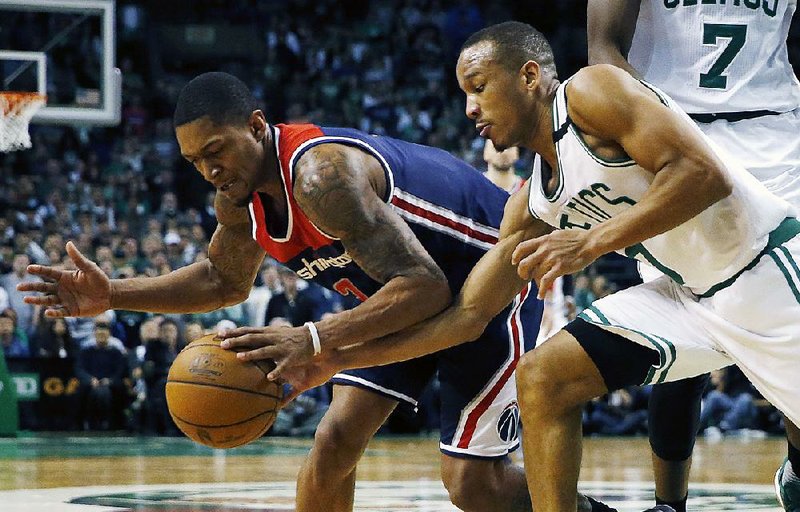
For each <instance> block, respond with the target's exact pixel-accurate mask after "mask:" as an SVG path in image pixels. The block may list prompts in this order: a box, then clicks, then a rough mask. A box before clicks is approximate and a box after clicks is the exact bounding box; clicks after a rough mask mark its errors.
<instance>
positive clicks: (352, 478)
mask: <svg viewBox="0 0 800 512" xmlns="http://www.w3.org/2000/svg"><path fill="white" fill-rule="evenodd" d="M395 406H397V402H396V401H394V400H391V399H388V398H385V397H383V396H380V395H378V394H376V393H372V392H370V391H366V390H363V389H360V388H356V387H351V386H334V387H333V399H332V400H331V405H330V408H329V409H328V412H327V413H325V417H323V418H322V421H321V422H320V424H319V426H318V427H317V433H316V435H315V436H314V445H313V447H312V448H311V451H310V452H309V454H308V457H306V460H305V461H304V462H303V465H302V467H301V468H300V474H299V475H298V478H297V506H296V511H297V512H319V511H320V510H325V511H326V512H349V511H351V510H353V499H354V494H355V483H356V465H357V464H358V461H359V459H361V455H362V454H363V453H364V450H365V449H366V447H367V443H368V442H369V440H370V439H372V437H373V436H374V435H375V432H377V430H378V429H379V428H380V426H381V425H383V423H384V422H385V421H386V418H388V417H389V414H390V413H391V412H392V411H393V410H394V408H395Z"/></svg>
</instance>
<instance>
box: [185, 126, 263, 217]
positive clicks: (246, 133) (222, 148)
mask: <svg viewBox="0 0 800 512" xmlns="http://www.w3.org/2000/svg"><path fill="white" fill-rule="evenodd" d="M262 119H263V118H262ZM251 124H252V123H251ZM265 128H266V123H264V129H265ZM175 135H176V136H177V138H178V145H179V146H180V148H181V154H182V155H183V157H184V158H186V159H187V160H188V161H189V162H191V163H192V164H193V165H194V166H195V168H196V169H197V170H198V171H199V172H200V174H202V175H203V178H205V180H206V181H208V182H209V183H211V184H212V185H214V188H216V189H217V193H219V194H223V195H225V196H226V197H228V199H230V200H231V202H233V203H234V204H235V205H237V206H247V203H248V202H249V201H250V197H251V196H252V195H253V192H255V190H256V189H258V187H259V186H261V185H262V184H263V183H264V181H265V178H266V176H265V174H266V173H265V172H264V170H263V168H262V166H261V164H262V159H263V143H262V142H261V141H262V139H263V137H264V134H263V132H258V130H256V129H254V128H253V127H252V126H251V125H250V124H245V123H243V124H242V125H234V124H228V125H216V124H214V123H213V122H212V121H211V120H210V119H209V118H208V117H202V118H200V119H196V120H194V121H192V122H190V123H186V124H184V125H181V126H178V127H177V128H176V129H175Z"/></svg>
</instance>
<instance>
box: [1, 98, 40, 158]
mask: <svg viewBox="0 0 800 512" xmlns="http://www.w3.org/2000/svg"><path fill="white" fill-rule="evenodd" d="M46 102H47V96H45V95H43V94H38V93H35V92H8V91H2V92H0V153H6V152H10V151H17V150H19V149H26V148H29V147H31V136H30V134H29V133H28V123H30V121H31V118H32V117H33V114H35V113H36V111H37V110H39V109H40V108H41V107H42V106H43V105H44V104H45V103H46Z"/></svg>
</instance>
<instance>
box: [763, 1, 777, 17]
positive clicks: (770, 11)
mask: <svg viewBox="0 0 800 512" xmlns="http://www.w3.org/2000/svg"><path fill="white" fill-rule="evenodd" d="M763 6H764V12H765V13H766V15H767V16H769V17H770V18H774V17H775V15H776V14H778V0H772V7H770V6H769V0H764V4H763Z"/></svg>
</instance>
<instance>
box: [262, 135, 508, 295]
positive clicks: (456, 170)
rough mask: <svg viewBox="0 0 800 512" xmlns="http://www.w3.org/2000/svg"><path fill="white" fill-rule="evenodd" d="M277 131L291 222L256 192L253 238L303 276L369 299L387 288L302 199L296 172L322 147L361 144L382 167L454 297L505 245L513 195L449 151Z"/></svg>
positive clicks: (389, 194)
mask: <svg viewBox="0 0 800 512" xmlns="http://www.w3.org/2000/svg"><path fill="white" fill-rule="evenodd" d="M271 129H272V131H273V137H274V139H273V140H275V141H277V143H276V149H277V156H278V162H279V165H280V173H281V178H282V180H283V189H284V193H285V194H286V202H287V204H288V208H289V212H288V222H287V223H286V225H276V224H275V221H274V220H273V221H271V220H270V219H269V218H267V215H266V213H265V209H264V207H263V203H264V202H265V201H266V200H268V199H266V198H265V197H263V196H262V194H260V193H258V192H256V193H254V194H253V198H252V200H251V202H250V205H249V209H250V218H251V222H252V229H253V238H254V239H255V240H256V241H257V242H258V243H259V245H260V246H261V247H262V248H263V249H264V250H265V251H266V252H267V253H268V254H269V255H270V256H272V257H273V258H275V259H276V260H278V261H279V262H281V263H282V264H284V265H286V266H287V267H289V268H291V269H292V270H294V271H295V272H296V273H297V274H298V275H299V276H300V277H301V278H303V279H306V280H310V281H314V282H315V283H317V284H319V285H322V286H324V287H325V288H328V289H332V290H336V291H337V292H339V293H341V294H342V295H347V294H352V295H355V296H356V297H358V298H359V299H361V300H364V299H366V298H367V297H368V296H370V295H372V294H373V293H375V292H376V291H377V290H378V289H379V288H380V287H381V286H382V284H381V283H379V282H377V281H375V280H373V279H372V278H370V277H369V276H368V275H367V274H366V273H365V272H364V271H363V270H362V269H361V268H360V267H359V266H358V265H357V264H356V263H355V262H354V261H353V259H352V258H351V257H350V255H349V254H347V252H346V251H345V248H344V247H343V245H342V243H341V241H339V240H338V239H336V238H332V237H330V236H328V235H326V234H325V233H323V232H322V231H321V230H320V229H318V228H317V227H316V226H314V224H313V223H312V222H311V221H310V220H309V219H308V218H307V217H306V215H305V214H304V213H303V211H302V210H301V209H300V207H299V206H298V205H297V203H296V202H295V199H294V194H293V193H292V184H293V179H294V168H295V166H296V165H297V162H298V160H299V159H300V157H301V156H302V155H303V154H304V153H305V152H306V151H308V150H309V149H311V148H313V147H315V146H318V145H320V144H342V145H346V146H352V147H356V148H359V149H361V150H362V151H364V152H365V153H368V154H370V155H372V156H374V157H375V159H376V160H378V161H379V162H380V163H381V165H382V166H383V170H384V173H385V174H386V183H387V187H386V196H385V197H384V198H383V200H384V201H386V202H387V203H389V204H391V205H392V208H393V209H394V210H395V211H396V212H397V214H398V215H400V217H402V218H403V220H405V221H406V223H407V224H408V225H409V227H410V228H411V230H412V231H413V232H414V234H415V235H416V236H417V238H418V239H419V241H420V242H421V243H422V245H423V247H425V249H426V250H427V251H428V253H429V254H430V255H431V257H432V258H433V259H434V261H436V263H437V264H438V265H439V268H441V269H442V271H443V272H444V274H445V276H446V277H447V280H448V282H449V283H450V288H451V290H452V291H453V293H454V294H456V293H458V291H459V290H460V289H461V286H462V285H463V283H464V280H465V279H466V277H467V275H468V274H469V272H470V270H472V267H473V266H474V265H475V263H477V261H478V260H479V259H480V258H481V256H483V254H484V253H485V252H486V251H487V250H489V249H490V248H491V247H492V246H493V245H494V244H495V243H496V242H497V237H498V235H499V227H500V219H501V217H502V215H503V207H504V205H505V203H506V200H507V199H508V194H507V193H506V192H504V191H503V190H502V189H500V188H498V187H496V186H495V185H493V184H492V183H491V182H490V181H489V180H487V179H486V178H485V177H484V176H483V175H482V174H481V173H480V172H478V171H477V170H475V169H473V168H472V167H470V166H469V165H468V164H466V163H465V162H462V161H461V160H458V159H457V158H455V157H453V156H452V155H450V154H449V153H447V152H445V151H442V150H439V149H435V148H431V147H426V146H421V145H418V144H412V143H410V142H403V141H400V140H396V139H392V138H389V137H381V136H373V135H369V134H367V133H364V132H360V131H358V130H353V129H348V128H322V127H319V126H315V125H311V124H302V125H282V124H278V125H274V126H272V127H271ZM267 225H269V226H270V229H269V231H268V230H267ZM270 233H272V234H270ZM276 233H280V234H281V235H276Z"/></svg>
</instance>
